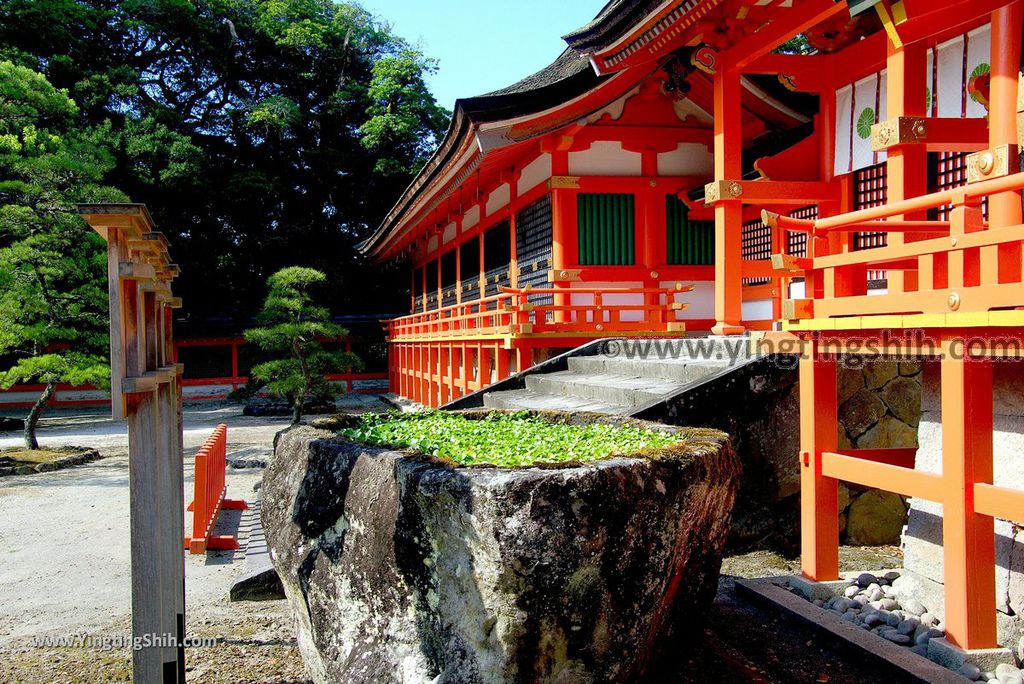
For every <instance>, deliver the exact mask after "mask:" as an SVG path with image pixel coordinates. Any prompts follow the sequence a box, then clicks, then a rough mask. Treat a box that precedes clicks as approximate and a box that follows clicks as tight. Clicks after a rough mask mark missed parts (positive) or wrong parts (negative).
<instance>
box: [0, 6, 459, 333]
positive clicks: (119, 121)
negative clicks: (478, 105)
mask: <svg viewBox="0 0 1024 684" xmlns="http://www.w3.org/2000/svg"><path fill="white" fill-rule="evenodd" d="M4 56H6V57H7V58H9V59H11V60H12V61H14V62H15V63H18V64H22V65H25V66H29V67H31V68H33V69H36V70H38V71H41V72H43V73H44V74H45V75H46V76H47V77H48V78H49V79H50V81H51V82H52V83H54V85H56V86H58V87H61V88H66V89H67V90H68V93H69V95H70V96H71V97H72V98H73V99H74V100H75V101H76V102H78V104H79V106H80V109H79V113H78V119H79V122H80V124H81V125H83V126H88V127H98V126H102V125H104V123H105V122H108V121H109V122H110V123H109V126H110V128H109V131H110V136H111V142H112V149H113V151H114V154H115V157H114V162H115V166H114V168H113V170H112V172H111V174H110V177H109V182H110V183H112V184H113V185H115V186H117V187H119V188H121V189H122V190H124V191H125V192H126V193H128V194H129V195H130V196H131V197H132V198H133V199H134V200H135V201H139V202H145V203H147V204H148V205H149V207H150V210H151V212H152V213H153V215H154V217H155V219H156V220H157V222H158V223H159V224H160V226H161V229H162V230H163V231H164V232H166V233H168V236H169V237H170V238H171V241H172V244H173V245H174V256H175V260H176V261H177V262H179V263H180V264H181V265H182V267H183V272H182V276H181V278H180V279H179V280H178V281H177V282H176V285H175V289H176V291H177V292H178V293H179V294H181V295H182V296H183V299H184V303H185V310H184V312H185V314H186V315H188V316H190V317H192V318H198V319H203V318H209V317H215V316H224V315H230V314H235V313H237V312H243V315H245V314H249V313H251V312H254V311H256V310H257V309H258V307H259V299H258V295H257V294H256V293H255V288H252V287H249V285H248V284H249V282H250V279H251V278H252V277H258V278H261V279H263V278H266V277H267V276H269V275H270V274H271V273H273V272H275V271H276V270H278V269H280V268H282V267H284V266H287V265H289V264H294V263H307V264H309V265H310V266H313V267H316V268H318V269H320V270H322V271H324V272H325V273H327V274H328V277H329V279H330V281H331V282H332V283H333V284H334V285H335V286H334V287H332V288H330V289H328V290H327V291H325V293H324V296H325V298H326V300H327V301H328V302H329V303H330V304H331V306H332V307H334V308H335V309H339V308H342V307H343V308H344V309H345V310H347V311H352V312H355V311H364V312H374V311H381V310H394V309H397V308H400V307H401V305H402V304H403V303H404V302H403V301H402V299H401V294H400V293H399V292H397V288H395V287H394V285H393V274H390V273H387V272H384V271H382V270H381V269H379V268H374V267H372V266H371V265H368V264H366V263H364V262H363V261H362V260H361V259H360V258H359V257H358V256H357V255H356V254H355V252H354V250H353V245H354V244H355V243H357V242H358V241H360V240H362V239H363V238H365V237H366V235H367V233H368V231H370V230H372V229H373V228H374V227H375V226H376V224H377V223H378V222H379V220H380V218H381V217H382V216H383V215H384V213H385V212H386V211H387V210H388V209H389V208H390V206H391V204H392V203H393V202H394V200H395V199H396V198H397V196H398V194H399V193H400V192H401V191H402V190H403V189H404V188H405V187H406V185H407V184H408V182H409V181H410V179H411V175H412V174H413V173H415V171H416V170H417V169H418V168H419V167H420V166H421V165H422V163H423V162H424V161H425V159H426V156H427V155H428V154H429V153H430V151H431V150H432V149H433V147H434V146H435V144H436V142H437V140H438V139H439V138H440V136H441V135H442V134H443V132H444V130H445V128H446V126H447V123H448V113H447V112H446V111H445V110H444V109H443V108H441V107H439V106H438V105H437V103H436V102H435V101H434V98H433V96H432V95H431V94H430V92H429V90H428V88H427V86H426V83H425V80H424V79H425V77H426V76H427V75H428V74H429V73H430V71H431V70H432V69H434V68H435V66H436V65H435V64H434V63H433V62H432V61H431V60H429V59H428V58H427V57H425V56H424V55H423V54H422V53H421V52H419V51H418V50H416V49H414V48H413V47H412V46H410V45H409V44H408V43H406V42H405V41H403V40H402V39H400V38H399V37H397V36H395V35H394V33H393V32H392V31H391V29H390V28H389V26H388V25H387V24H386V23H384V22H383V21H381V20H380V19H378V18H376V17H374V16H373V15H371V14H370V13H369V12H367V11H366V10H365V9H363V8H362V7H360V6H359V5H358V4H355V3H352V2H335V1H333V0H117V1H115V0H74V1H71V0H0V58H3V57H4ZM211 285H213V286H215V287H216V290H217V292H218V296H217V297H209V296H207V293H208V292H209V290H210V287H211Z"/></svg>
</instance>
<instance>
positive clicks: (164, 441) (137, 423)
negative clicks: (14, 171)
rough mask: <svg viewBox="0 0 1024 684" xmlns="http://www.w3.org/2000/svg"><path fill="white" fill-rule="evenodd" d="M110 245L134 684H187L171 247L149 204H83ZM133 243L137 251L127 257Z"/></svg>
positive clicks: (115, 412) (116, 413)
mask: <svg viewBox="0 0 1024 684" xmlns="http://www.w3.org/2000/svg"><path fill="white" fill-rule="evenodd" d="M78 210H79V213H80V214H82V215H83V216H84V217H85V219H86V220H87V221H88V222H89V224H90V225H91V226H92V227H93V228H94V229H95V230H96V231H97V232H98V233H99V234H100V235H101V236H103V237H104V238H105V239H106V240H107V265H108V293H109V295H110V357H111V390H112V394H111V406H112V413H113V415H114V416H115V417H116V418H117V417H124V418H126V419H127V422H128V485H129V505H130V514H131V521H130V524H131V569H132V634H133V636H134V637H135V638H148V639H150V640H154V645H151V646H146V647H144V648H139V649H135V650H133V651H132V673H133V680H134V681H136V682H146V683H148V682H161V683H162V684H168V683H171V682H173V683H175V684H179V683H183V682H184V681H185V652H184V636H185V565H184V554H183V553H182V546H181V540H182V538H183V537H184V491H183V490H184V486H183V477H184V475H183V470H182V431H181V426H182V416H181V388H180V384H179V382H178V375H179V373H180V366H178V365H177V364H176V363H174V343H173V339H172V335H171V320H170V316H171V308H173V307H174V306H176V305H177V300H175V299H174V298H172V297H171V296H170V286H169V281H170V279H171V278H173V275H171V276H169V277H168V276H167V275H166V274H167V273H173V271H172V270H171V269H169V268H168V267H167V266H168V259H167V244H166V240H164V239H163V236H161V235H160V234H158V233H154V232H153V231H152V228H153V224H152V220H151V219H150V218H149V213H148V212H147V211H146V208H145V207H144V206H143V205H131V204H110V205H80V206H79V208H78ZM129 240H133V241H134V243H135V244H137V245H139V247H132V249H130V250H129V249H128V241H129Z"/></svg>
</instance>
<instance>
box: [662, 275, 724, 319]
mask: <svg viewBox="0 0 1024 684" xmlns="http://www.w3.org/2000/svg"><path fill="white" fill-rule="evenodd" d="M678 282H680V281H678V280H665V281H662V282H661V283H659V286H660V287H668V288H671V287H675V285H676V283H678ZM681 282H682V283H683V285H693V292H683V293H681V294H678V295H676V301H677V302H684V303H686V304H689V305H690V308H689V309H683V310H682V311H677V312H676V320H680V321H683V320H687V319H694V318H702V319H708V318H710V319H714V317H715V281H713V280H683V281H681Z"/></svg>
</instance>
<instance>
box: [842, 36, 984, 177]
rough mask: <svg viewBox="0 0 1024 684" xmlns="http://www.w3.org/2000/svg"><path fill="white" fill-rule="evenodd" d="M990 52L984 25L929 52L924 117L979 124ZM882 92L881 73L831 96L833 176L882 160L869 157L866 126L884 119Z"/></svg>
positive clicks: (881, 156) (877, 156)
mask: <svg viewBox="0 0 1024 684" xmlns="http://www.w3.org/2000/svg"><path fill="white" fill-rule="evenodd" d="M991 46H992V26H991V24H986V25H985V26H981V27H979V28H977V29H975V30H973V31H970V32H969V33H966V34H964V35H961V36H957V37H956V38H953V39H951V40H948V41H946V42H945V43H942V44H941V45H938V46H937V47H936V48H935V49H933V50H929V51H928V55H927V58H926V60H925V68H926V69H927V75H926V79H925V84H926V85H927V94H926V97H927V98H928V99H927V102H926V108H925V111H926V112H927V114H928V115H929V116H939V117H954V118H959V117H963V116H966V117H971V118H981V117H985V116H986V115H987V114H988V111H987V110H986V108H985V104H986V103H985V102H984V101H983V96H982V95H981V93H980V91H979V85H981V84H980V83H979V81H978V78H979V77H982V76H985V75H986V74H988V72H989V70H990V66H989V59H990V52H991ZM972 79H974V80H973V81H972ZM972 83H973V84H974V87H973V89H972ZM885 88H886V72H885V69H883V70H881V71H879V72H878V73H875V74H871V75H870V76H868V77H866V78H863V79H861V80H859V81H857V82H856V83H853V84H850V85H846V86H843V87H842V88H839V89H838V90H836V138H835V139H836V149H835V174H836V175H837V176H838V175H842V174H845V173H851V172H853V171H857V170H858V169H863V168H865V167H867V166H871V165H873V164H878V163H880V162H882V161H884V160H885V153H884V152H882V153H878V154H876V153H874V152H872V151H871V126H872V125H874V124H876V123H878V122H879V121H884V120H885V119H886V118H887V113H886V96H885ZM985 90H986V91H987V88H986V89H985Z"/></svg>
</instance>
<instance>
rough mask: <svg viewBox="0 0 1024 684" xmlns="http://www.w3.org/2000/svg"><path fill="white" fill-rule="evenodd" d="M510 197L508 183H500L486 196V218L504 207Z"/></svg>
mask: <svg viewBox="0 0 1024 684" xmlns="http://www.w3.org/2000/svg"><path fill="white" fill-rule="evenodd" d="M510 197H511V188H510V187H509V184H508V183H502V184H501V185H499V186H498V187H497V188H495V189H494V192H492V193H491V194H490V195H488V196H487V216H490V215H491V214H493V213H494V212H496V211H498V210H499V209H501V208H502V207H504V206H505V205H506V204H508V202H509V198H510Z"/></svg>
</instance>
